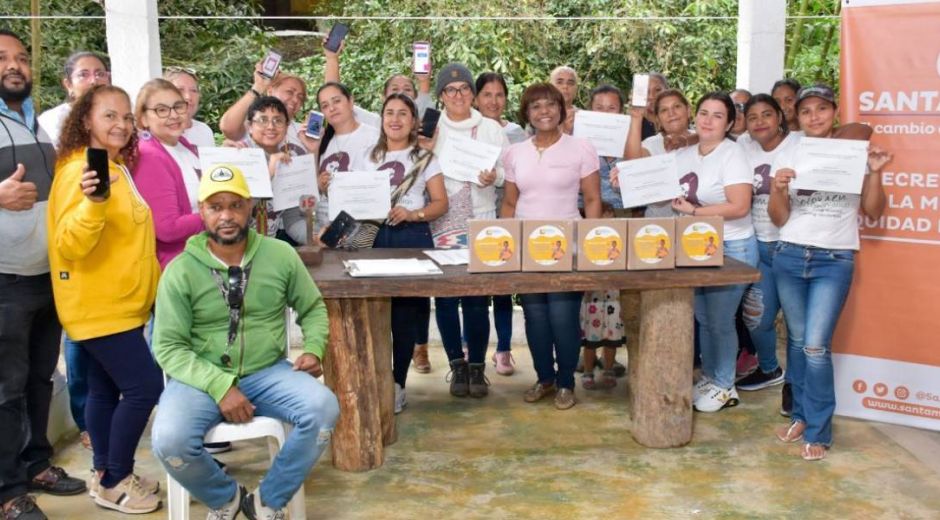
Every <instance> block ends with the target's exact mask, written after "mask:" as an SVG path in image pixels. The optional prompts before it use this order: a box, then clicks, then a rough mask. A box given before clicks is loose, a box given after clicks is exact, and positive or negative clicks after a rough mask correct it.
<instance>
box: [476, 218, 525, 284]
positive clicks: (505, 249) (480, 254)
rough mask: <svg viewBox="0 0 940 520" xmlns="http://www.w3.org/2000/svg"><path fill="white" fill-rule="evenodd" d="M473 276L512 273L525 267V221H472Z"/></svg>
mask: <svg viewBox="0 0 940 520" xmlns="http://www.w3.org/2000/svg"><path fill="white" fill-rule="evenodd" d="M469 229H470V263H469V265H468V266H467V271H468V272H471V273H508V272H513V271H518V270H519V269H520V268H521V258H522V253H521V251H520V245H521V243H520V241H519V234H520V233H521V231H522V222H521V221H519V220H515V219H505V220H496V219H493V220H470V221H469Z"/></svg>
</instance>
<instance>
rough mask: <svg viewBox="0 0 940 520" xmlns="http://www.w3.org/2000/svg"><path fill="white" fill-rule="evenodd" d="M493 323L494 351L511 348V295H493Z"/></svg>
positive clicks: (505, 350)
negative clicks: (494, 335) (494, 334)
mask: <svg viewBox="0 0 940 520" xmlns="http://www.w3.org/2000/svg"><path fill="white" fill-rule="evenodd" d="M493 325H494V327H495V328H496V352H509V351H510V350H512V295H511V294H503V295H500V296H493Z"/></svg>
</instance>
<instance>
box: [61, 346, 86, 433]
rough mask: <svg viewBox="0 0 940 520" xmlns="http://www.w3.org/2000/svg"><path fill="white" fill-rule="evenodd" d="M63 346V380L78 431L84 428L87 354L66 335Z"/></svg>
mask: <svg viewBox="0 0 940 520" xmlns="http://www.w3.org/2000/svg"><path fill="white" fill-rule="evenodd" d="M63 344H64V345H65V349H64V350H65V378H66V382H67V383H68V387H69V408H70V409H71V411H72V419H73V420H74V421H75V426H78V431H80V432H83V431H85V430H87V428H86V427H85V401H87V400H88V353H87V352H85V349H83V348H82V344H81V343H78V342H75V341H72V339H71V338H69V336H68V334H66V335H65V340H64V342H63Z"/></svg>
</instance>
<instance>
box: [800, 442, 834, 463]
mask: <svg viewBox="0 0 940 520" xmlns="http://www.w3.org/2000/svg"><path fill="white" fill-rule="evenodd" d="M828 453H829V446H826V445H825V444H819V443H817V442H807V443H806V444H804V445H803V450H802V452H801V453H800V456H801V457H803V460H807V461H810V462H812V461H816V460H823V459H824V458H826V455H827V454H828Z"/></svg>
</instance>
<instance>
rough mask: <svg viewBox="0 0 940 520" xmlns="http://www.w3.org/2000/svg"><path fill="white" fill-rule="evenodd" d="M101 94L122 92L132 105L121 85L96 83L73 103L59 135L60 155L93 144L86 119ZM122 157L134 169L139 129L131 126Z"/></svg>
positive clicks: (65, 154) (125, 164)
mask: <svg viewBox="0 0 940 520" xmlns="http://www.w3.org/2000/svg"><path fill="white" fill-rule="evenodd" d="M101 94H120V95H122V96H124V97H125V98H126V99H127V104H128V106H130V104H131V98H130V96H128V95H127V92H125V91H124V89H122V88H121V87H115V86H113V85H96V86H94V87H92V88H91V89H89V90H88V91H87V92H85V93H84V94H82V95H81V96H79V97H78V99H76V100H75V102H74V103H73V104H72V111H71V112H69V115H68V117H66V118H65V121H64V122H63V123H62V133H61V134H60V135H59V149H58V150H57V152H58V154H59V157H66V156H68V155H70V154H72V153H75V152H77V151H79V150H81V149H83V148H85V147H87V146H89V145H90V144H91V133H90V132H89V130H88V129H87V128H86V127H85V120H86V118H88V116H89V115H90V114H91V109H92V107H93V106H94V104H95V98H96V97H97V96H99V95H101ZM121 159H122V160H123V161H124V166H126V167H127V169H128V170H133V169H134V165H135V164H136V163H137V129H136V128H131V131H130V138H129V139H128V140H127V144H125V145H124V147H123V148H121Z"/></svg>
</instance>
